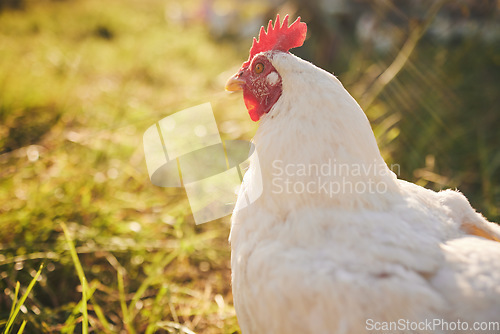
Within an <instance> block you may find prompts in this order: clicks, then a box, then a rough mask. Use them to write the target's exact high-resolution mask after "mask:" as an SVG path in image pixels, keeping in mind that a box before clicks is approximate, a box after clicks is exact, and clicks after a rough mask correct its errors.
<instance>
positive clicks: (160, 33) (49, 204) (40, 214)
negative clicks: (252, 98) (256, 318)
mask: <svg viewBox="0 0 500 334" xmlns="http://www.w3.org/2000/svg"><path fill="white" fill-rule="evenodd" d="M231 5H233V6H234V3H233V2H231V1H219V2H218V6H221V7H220V8H222V9H223V8H224V6H226V7H227V6H231ZM179 6H180V5H178V4H177V2H174V1H167V2H165V1H161V0H150V1H139V0H124V1H119V0H110V1H106V2H105V3H104V2H101V1H97V0H85V1H84V0H69V1H48V0H43V1H29V0H28V1H26V2H25V9H24V10H11V9H6V10H3V11H1V12H0V226H1V227H2V228H1V229H0V328H2V327H3V328H2V329H3V330H4V331H7V330H12V332H13V333H15V332H22V331H23V330H24V332H26V333H40V332H61V333H73V332H75V333H80V332H82V333H86V332H87V331H88V332H98V333H101V332H102V333H119V332H129V333H134V332H136V333H148V334H149V333H156V332H159V333H193V332H194V333H204V334H212V333H235V332H238V331H239V328H238V325H237V320H236V316H235V311H234V308H233V304H232V295H231V286H230V262H229V261H230V251H229V245H228V242H227V238H228V235H229V219H228V218H227V217H226V218H224V219H220V220H217V221H214V222H210V223H208V224H203V225H200V226H197V225H195V224H194V221H193V218H192V216H191V215H190V210H189V205H188V202H187V198H186V196H185V193H184V192H183V191H181V190H179V189H163V188H158V187H155V186H153V185H152V184H151V182H150V181H149V178H148V173H147V169H146V164H145V161H144V154H143V149H142V135H143V133H144V131H145V130H146V129H147V128H148V127H149V126H151V125H153V124H154V123H155V122H157V121H158V120H160V119H161V118H163V117H165V116H166V115H168V114H170V113H173V112H176V111H179V110H182V109H183V108H187V107H191V106H194V105H197V104H201V103H205V102H211V103H212V106H213V108H214V112H215V116H216V119H217V123H218V125H219V129H220V131H221V134H222V137H223V139H246V140H248V139H250V138H251V136H252V135H253V133H254V132H255V129H256V124H255V123H253V122H251V121H250V120H249V118H248V115H247V114H246V112H245V108H244V105H243V101H242V99H241V96H238V95H229V94H226V93H225V92H223V85H224V82H225V80H226V79H227V77H228V76H229V75H230V74H232V73H233V72H234V71H235V70H236V69H237V68H238V66H239V65H240V64H241V62H242V61H244V60H246V57H247V50H248V47H249V46H250V40H249V39H245V40H242V41H240V40H236V39H234V38H233V39H229V38H228V39H220V40H215V39H214V38H213V37H212V36H211V35H210V34H209V32H208V30H207V28H206V27H205V26H204V25H203V24H202V23H200V22H199V21H197V20H188V19H186V20H184V21H183V20H182V15H180V16H179V15H178V14H179V13H180V12H179V9H182V8H184V9H185V13H193V12H196V9H197V8H198V7H199V2H198V1H195V0H192V1H186V2H184V3H183V4H182V7H179ZM220 8H219V9H220ZM245 10H247V11H248V12H249V13H247V14H248V16H250V15H249V14H251V12H252V11H264V10H265V8H264V5H263V3H260V5H259V3H254V4H252V6H249V7H248V8H246V7H245ZM181 13H184V12H181ZM475 43H476V42H475V41H474V40H471V41H469V42H467V43H463V44H460V45H458V46H452V47H447V46H436V45H433V44H432V43H431V42H429V41H426V40H425V39H424V40H423V41H421V42H419V44H417V46H416V48H415V51H414V54H412V55H411V56H410V61H409V63H408V64H407V65H405V66H404V67H403V69H402V70H401V73H400V74H398V76H397V77H396V78H395V80H394V81H392V82H391V83H390V84H389V85H388V86H387V87H385V88H384V90H383V91H382V92H381V93H380V96H379V98H377V99H375V100H374V102H373V103H372V104H371V106H370V108H369V109H368V110H366V111H367V114H368V116H369V118H370V119H371V121H372V124H373V128H374V131H375V134H376V136H377V139H378V141H379V143H380V145H381V147H382V151H383V154H384V156H385V157H386V158H387V160H388V161H389V162H391V163H400V164H401V166H402V172H403V177H404V178H406V179H409V180H411V181H414V182H418V183H419V184H422V185H425V186H428V187H431V188H435V189H440V188H443V187H459V189H463V191H464V192H465V194H466V195H467V196H468V197H469V198H471V200H472V202H473V204H474V205H475V206H476V207H479V208H480V209H481V211H482V212H483V213H485V214H486V215H487V216H488V217H489V218H498V217H500V213H499V212H500V210H499V205H498V203H499V198H500V186H499V182H498V180H499V177H500V173H499V171H500V158H499V157H500V155H499V153H498V144H499V143H500V141H499V138H498V131H497V129H498V125H499V122H498V117H497V116H496V115H497V114H498V113H497V110H496V109H494V108H495V106H497V105H498V104H495V103H494V102H495V101H496V100H495V96H497V95H498V94H497V90H498V79H495V78H498V77H500V76H495V75H493V74H495V73H496V72H495V71H498V59H497V58H498V56H497V54H495V53H494V52H491V50H489V49H480V47H481V46H480V45H477V43H476V44H475ZM401 44H402V43H401ZM316 46H317V45H315V44H314V41H313V40H308V41H306V45H305V46H304V48H303V49H301V50H305V51H304V52H305V53H306V54H307V52H309V51H311V50H312V51H311V52H310V53H311V54H313V55H314V52H319V51H318V50H321V49H315V47H316ZM352 48H354V49H352ZM474 50H482V51H481V52H473V51H474ZM297 52H298V53H299V52H302V51H297ZM342 54H345V55H342V56H341V57H344V58H342V59H340V60H339V61H338V62H336V63H334V64H333V63H330V64H329V63H326V65H328V66H330V67H331V68H329V69H335V72H336V74H338V75H339V77H340V78H341V80H342V81H343V82H344V83H345V85H346V87H347V88H348V89H349V90H350V91H351V92H353V95H354V96H355V97H356V98H358V99H361V97H362V96H363V92H364V91H365V90H366V88H367V87H369V84H370V83H371V82H372V79H373V78H374V76H373V74H374V73H381V72H382V71H383V70H384V69H385V68H386V67H387V66H388V65H389V64H390V62H391V61H392V60H393V59H394V58H395V57H396V54H397V50H395V52H394V53H390V54H388V55H387V56H386V57H385V58H384V57H383V59H380V57H375V56H373V55H372V53H371V52H370V51H369V50H366V47H364V46H354V47H353V46H350V49H349V48H347V46H346V49H345V50H343V51H342ZM471 54H475V55H476V56H475V57H470V55H471ZM311 58H312V59H313V60H315V62H316V63H319V61H316V60H317V59H316V58H318V59H319V57H316V58H315V57H314V56H312V57H311ZM338 64H344V65H342V66H343V68H342V69H341V70H337V69H336V67H337V66H339V67H340V65H338ZM485 64H486V65H485ZM322 65H323V64H322ZM328 66H326V67H328ZM457 68H459V69H461V70H460V71H458V70H457ZM474 84H475V85H474ZM473 108H477V110H482V113H480V114H478V113H479V111H476V114H474V113H470V112H469V110H472V109H473ZM477 115H484V117H478V116H477ZM443 125H444V126H443ZM483 129H484V131H483ZM436 138H437V139H436ZM42 263H43V269H41V265H42ZM39 268H40V269H39ZM35 282H36V284H35ZM25 286H26V287H27V288H26V290H22V287H25ZM21 292H22V297H21V299H19V300H18V295H19V294H20V293H21Z"/></svg>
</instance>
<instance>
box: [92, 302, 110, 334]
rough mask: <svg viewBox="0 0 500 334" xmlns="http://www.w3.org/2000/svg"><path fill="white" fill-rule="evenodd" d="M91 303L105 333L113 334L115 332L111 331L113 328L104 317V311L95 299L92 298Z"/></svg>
mask: <svg viewBox="0 0 500 334" xmlns="http://www.w3.org/2000/svg"><path fill="white" fill-rule="evenodd" d="M90 301H91V302H92V305H93V306H94V312H95V314H96V315H97V319H99V321H100V322H101V325H102V326H103V327H104V331H105V332H106V333H112V332H113V331H112V330H111V326H110V325H109V322H108V320H107V319H106V317H105V316H104V312H103V311H102V309H101V307H100V306H99V305H98V304H97V303H96V301H95V298H93V297H91V298H90Z"/></svg>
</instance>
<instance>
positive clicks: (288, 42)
mask: <svg viewBox="0 0 500 334" xmlns="http://www.w3.org/2000/svg"><path fill="white" fill-rule="evenodd" d="M306 32H307V25H306V24H305V23H304V22H300V16H299V17H298V18H297V20H295V22H293V23H292V24H291V25H290V26H288V15H286V16H285V19H284V20H283V23H282V24H281V26H280V15H279V14H278V15H276V22H275V23H274V27H273V20H269V24H268V25H267V32H266V30H265V29H264V27H260V33H259V40H258V41H257V39H256V38H255V37H254V38H253V43H252V48H251V49H250V57H249V58H248V61H246V62H245V63H244V64H243V66H245V65H248V64H249V63H250V61H251V60H252V58H253V57H254V56H255V55H256V54H257V53H260V52H264V51H269V50H279V51H283V52H287V51H288V50H290V49H292V48H296V47H299V46H301V45H302V44H304V40H305V39H306Z"/></svg>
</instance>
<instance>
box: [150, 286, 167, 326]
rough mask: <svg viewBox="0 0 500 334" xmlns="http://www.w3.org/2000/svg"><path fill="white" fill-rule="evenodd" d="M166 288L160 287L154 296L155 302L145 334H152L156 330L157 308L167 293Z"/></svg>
mask: <svg viewBox="0 0 500 334" xmlns="http://www.w3.org/2000/svg"><path fill="white" fill-rule="evenodd" d="M167 290H168V286H167V285H162V287H161V288H160V290H159V291H158V294H157V295H156V298H155V302H154V304H153V307H152V310H151V314H150V317H149V320H150V324H149V325H148V327H147V328H146V332H145V334H153V333H154V330H155V329H156V322H157V321H158V314H159V307H160V303H161V300H162V299H163V296H165V294H166V293H167Z"/></svg>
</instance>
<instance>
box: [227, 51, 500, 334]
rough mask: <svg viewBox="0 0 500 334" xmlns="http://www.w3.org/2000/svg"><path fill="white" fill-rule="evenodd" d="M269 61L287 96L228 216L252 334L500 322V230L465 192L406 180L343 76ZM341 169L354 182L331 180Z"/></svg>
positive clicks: (279, 57) (266, 123)
mask: <svg viewBox="0 0 500 334" xmlns="http://www.w3.org/2000/svg"><path fill="white" fill-rule="evenodd" d="M263 54H264V55H265V56H266V57H267V58H268V59H269V60H270V62H271V63H272V65H273V66H274V68H275V69H276V70H277V72H278V73H279V75H280V76H281V79H282V95H281V97H280V98H279V100H278V101H277V102H276V103H275V104H274V106H273V107H272V109H271V110H270V112H269V113H267V114H265V115H264V116H263V117H262V118H261V120H260V122H261V123H260V125H259V129H258V131H257V133H256V135H255V137H254V145H255V148H256V152H257V157H258V159H257V158H255V157H254V158H253V160H252V161H251V163H250V168H249V170H248V171H247V173H246V174H245V177H244V181H243V184H242V187H241V190H240V193H239V195H238V203H237V205H236V210H235V212H234V213H233V217H232V227H231V236H230V242H231V249H232V258H231V265H232V284H233V295H234V303H235V307H236V312H237V316H238V321H239V323H240V327H241V330H242V333H243V334H261V333H272V334H281V333H283V334H284V333H303V334H305V333H322V334H323V333H364V332H369V331H377V330H378V332H382V330H381V328H380V326H381V324H382V322H396V323H397V325H398V327H397V328H396V329H393V328H391V329H392V330H390V332H391V333H409V332H418V333H426V332H429V333H431V332H432V333H439V332H443V333H445V332H454V330H449V327H448V328H446V327H444V326H443V325H442V326H437V325H436V326H434V327H429V325H428V324H427V323H426V324H425V327H423V326H424V325H420V326H421V327H420V328H418V329H417V330H412V329H409V328H407V327H408V323H407V322H406V321H409V322H418V323H419V322H426V321H427V322H429V321H430V322H433V323H434V322H435V323H436V324H437V321H441V322H456V321H457V320H460V321H461V322H467V326H469V330H471V329H472V326H473V324H474V322H478V321H497V322H498V321H500V316H499V315H500V284H499V283H500V260H499V259H500V243H498V242H496V241H498V240H500V228H499V227H498V226H497V225H496V224H493V223H490V222H488V221H486V220H485V219H484V218H483V217H482V216H481V215H480V214H479V213H477V212H475V210H474V209H473V208H472V207H471V206H470V204H469V202H468V201H467V199H466V198H465V197H464V196H463V195H462V194H460V193H459V192H456V191H451V190H447V191H442V192H439V193H436V192H434V191H431V190H428V189H425V188H422V187H419V186H416V185H414V184H411V183H408V182H405V181H402V180H399V179H397V177H396V176H395V175H394V173H392V172H391V171H390V170H389V169H388V167H387V165H386V164H385V162H384V160H383V159H382V157H381V155H380V151H379V149H378V147H377V143H376V140H375V137H374V135H373V132H372V130H371V127H370V124H369V122H368V120H367V118H366V116H365V114H364V112H363V111H362V110H361V108H360V107H359V105H358V104H357V103H356V101H355V100H354V99H353V98H352V97H351V96H350V94H349V93H348V92H347V91H346V90H345V89H344V88H343V86H342V84H341V83H340V82H339V81H338V79H337V78H335V77H334V76H333V75H331V74H330V73H328V72H326V71H324V70H322V69H319V68H317V67H315V66H314V65H312V64H311V63H309V62H306V61H303V60H301V59H300V58H297V57H295V56H293V55H291V54H289V53H287V52H281V51H268V52H265V53H263ZM341 165H344V166H348V168H349V169H350V170H351V172H349V171H345V172H344V173H341V172H339V171H336V172H333V171H332V168H334V167H335V166H341ZM303 166H306V167H308V166H316V167H317V168H313V169H310V170H308V173H307V172H306V173H304V172H300V171H301V170H302V167H303ZM321 166H329V168H330V171H329V172H325V171H320V169H321V168H320V167H321ZM287 168H288V169H287ZM356 168H360V169H361V170H363V168H364V172H361V173H355V172H353V170H354V169H356ZM326 169H328V168H326ZM367 171H368V172H367ZM277 180H278V181H277ZM286 184H288V185H291V190H292V191H288V190H290V189H286V187H285V185H286ZM325 184H326V190H324V189H325V187H323V186H324V185H325ZM360 184H362V185H364V188H363V189H364V191H359V190H361V188H362V186H359V187H358V188H356V185H360ZM369 184H372V185H373V187H374V188H373V189H374V190H373V189H372V190H368V185H369ZM301 185H302V186H301ZM307 185H311V187H310V189H309V190H312V191H308V190H307V189H305V187H306V186H307ZM322 185H323V186H322ZM331 185H334V186H335V189H334V190H339V191H333V192H332V189H331ZM339 185H347V186H348V188H347V190H346V189H345V188H342V187H340V188H338V186H339ZM349 185H350V186H349ZM260 188H262V193H261V194H260V196H259V197H258V199H257V200H256V201H254V202H253V203H252V204H250V205H249V206H246V207H244V205H241V202H242V201H245V199H246V198H248V197H252V196H253V194H254V193H255V192H256V191H258V190H256V189H260ZM297 189H299V190H302V189H304V191H296V190H297ZM259 192H260V191H259ZM242 207H243V208H242ZM488 239H491V240H488ZM494 240H496V241H494ZM400 322H402V323H404V324H406V327H405V325H404V324H403V325H401V324H402V323H400ZM377 324H378V326H379V328H376V327H375V326H376V325H377ZM447 329H448V330H447ZM386 332H387V331H386ZM489 332H491V333H493V332H498V330H494V329H493V330H490V331H484V333H489Z"/></svg>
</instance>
